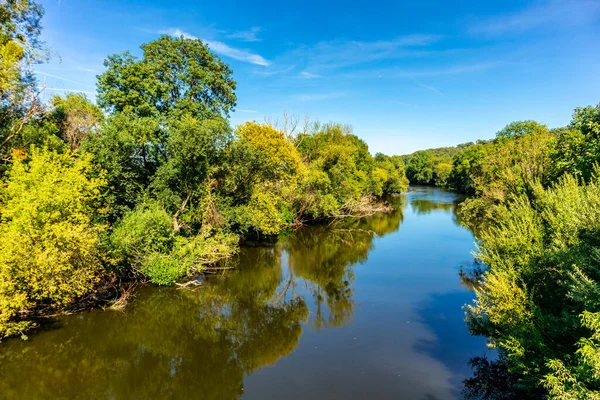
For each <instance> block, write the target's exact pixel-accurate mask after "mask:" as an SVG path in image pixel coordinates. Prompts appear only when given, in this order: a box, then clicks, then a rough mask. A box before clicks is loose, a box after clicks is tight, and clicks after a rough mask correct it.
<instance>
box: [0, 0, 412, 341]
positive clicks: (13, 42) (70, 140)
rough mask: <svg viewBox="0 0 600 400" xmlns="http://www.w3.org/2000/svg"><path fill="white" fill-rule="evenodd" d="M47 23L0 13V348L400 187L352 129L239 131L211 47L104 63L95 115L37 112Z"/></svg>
mask: <svg viewBox="0 0 600 400" xmlns="http://www.w3.org/2000/svg"><path fill="white" fill-rule="evenodd" d="M42 15H43V9H42V7H41V6H39V5H37V4H36V3H34V2H33V1H29V0H10V1H7V2H3V3H2V4H0V20H1V21H2V25H1V26H2V28H1V29H2V31H1V32H0V63H1V64H2V68H1V71H2V72H1V74H0V122H1V123H0V158H1V162H2V164H1V169H0V177H1V187H0V209H1V215H0V239H1V243H0V338H2V337H5V336H8V335H13V334H22V333H23V332H25V331H26V329H28V328H29V327H31V326H32V325H33V322H32V321H33V318H35V317H36V315H39V314H42V313H45V312H48V311H56V310H60V309H61V308H63V307H65V306H68V305H69V304H71V303H72V302H73V301H76V300H78V299H81V298H82V297H84V296H85V295H87V294H90V293H92V292H94V291H100V290H101V289H102V288H106V287H107V286H110V285H113V286H114V285H119V284H120V283H121V282H128V281H129V282H130V281H134V280H140V279H141V280H149V281H151V282H153V283H156V284H164V285H166V284H172V283H174V282H176V281H177V280H179V279H180V278H182V277H184V276H186V275H190V274H192V273H195V272H197V271H201V270H203V269H204V268H205V266H206V265H208V264H211V263H214V262H216V261H218V260H220V259H222V258H225V257H229V256H231V255H233V254H235V253H236V252H237V250H238V245H239V243H240V241H243V240H245V239H253V240H255V239H260V240H264V239H269V240H270V239H273V238H276V237H277V235H279V234H281V233H282V232H284V231H285V230H286V229H290V228H294V227H296V226H300V225H302V224H303V223H307V222H310V221H324V220H331V219H335V218H343V217H347V216H356V215H365V214H370V213H373V212H375V211H377V210H385V209H386V207H384V206H382V205H381V204H380V203H379V202H378V198H380V197H382V196H384V195H387V194H390V193H395V192H400V191H402V190H404V189H405V188H406V185H407V183H408V181H407V180H406V177H405V171H404V164H403V162H402V160H401V159H400V158H398V157H388V156H385V155H382V154H378V155H376V156H375V157H373V156H372V155H371V154H370V153H369V149H368V147H367V145H366V143H365V142H364V141H362V140H360V139H359V138H358V137H357V136H356V135H354V134H353V133H352V131H351V129H350V128H349V127H346V126H342V125H338V124H333V123H329V124H320V123H312V124H306V126H305V127H304V129H303V130H302V131H301V132H296V133H295V134H293V133H290V132H284V131H283V130H281V129H278V128H277V127H276V126H271V125H269V124H265V123H256V122H248V123H245V124H242V125H240V126H238V127H237V128H235V129H233V128H232V127H231V126H230V124H229V121H228V117H229V114H230V112H231V111H233V110H234V109H235V106H236V95H235V89H236V82H235V80H234V79H233V75H232V71H231V69H230V68H229V67H228V66H227V65H226V64H225V63H224V62H223V61H221V60H220V59H219V58H218V57H217V56H215V55H214V54H213V53H212V52H211V51H210V50H209V48H208V47H207V45H206V44H205V43H204V42H202V41H201V40H195V39H189V38H184V37H170V36H162V37H160V38H159V39H157V40H155V41H153V42H150V43H146V44H144V45H142V46H141V50H142V54H141V56H140V57H136V56H134V55H132V54H131V53H129V52H126V53H123V54H116V55H112V56H109V57H108V58H107V59H106V61H105V67H106V70H105V71H104V72H103V73H102V74H101V75H99V76H98V83H97V88H98V95H97V104H98V105H95V104H93V103H92V102H90V101H89V100H88V99H87V98H86V97H85V96H82V95H80V94H67V95H66V96H65V97H59V96H56V97H54V98H53V99H52V100H51V101H50V102H49V103H48V104H45V103H43V102H41V101H40V100H39V93H40V92H41V91H43V89H44V88H39V87H38V86H37V85H36V81H35V79H34V76H33V75H32V73H31V70H32V69H31V66H32V65H33V64H35V63H39V62H42V61H44V60H45V54H46V51H45V48H44V44H43V43H42V42H41V41H40V39H39V35H40V31H41V25H40V19H41V17H42Z"/></svg>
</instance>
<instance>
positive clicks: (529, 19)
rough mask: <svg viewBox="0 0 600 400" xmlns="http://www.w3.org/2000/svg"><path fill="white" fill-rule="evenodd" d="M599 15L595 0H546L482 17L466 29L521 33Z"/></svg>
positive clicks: (579, 22) (599, 3) (599, 6)
mask: <svg viewBox="0 0 600 400" xmlns="http://www.w3.org/2000/svg"><path fill="white" fill-rule="evenodd" d="M599 16H600V1H598V0H549V1H543V2H538V3H536V4H534V5H532V6H530V7H528V8H524V9H522V10H520V11H518V12H515V13H512V14H507V15H501V16H495V17H491V18H482V19H479V20H477V21H476V22H474V23H473V24H472V25H471V26H470V27H469V28H468V31H469V33H472V34H476V35H481V34H483V35H489V36H495V35H502V34H515V33H522V32H524V31H527V30H532V29H536V28H539V27H541V26H548V27H551V28H552V29H556V28H557V27H565V26H576V27H577V26H581V25H583V24H587V23H589V22H591V21H594V20H595V19H597V18H598V17H599Z"/></svg>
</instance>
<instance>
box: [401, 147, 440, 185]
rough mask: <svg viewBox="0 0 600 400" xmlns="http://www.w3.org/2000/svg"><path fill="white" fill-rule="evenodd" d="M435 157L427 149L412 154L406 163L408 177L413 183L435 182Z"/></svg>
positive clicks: (425, 183)
mask: <svg viewBox="0 0 600 400" xmlns="http://www.w3.org/2000/svg"><path fill="white" fill-rule="evenodd" d="M433 169H434V165H433V157H432V155H431V153H430V152H428V151H427V150H420V151H417V152H415V153H414V154H412V156H411V157H410V160H409V161H408V163H407V165H406V177H407V178H408V180H409V181H410V182H412V183H419V184H421V185H429V184H431V183H432V182H433V178H434V176H433V174H434V171H433Z"/></svg>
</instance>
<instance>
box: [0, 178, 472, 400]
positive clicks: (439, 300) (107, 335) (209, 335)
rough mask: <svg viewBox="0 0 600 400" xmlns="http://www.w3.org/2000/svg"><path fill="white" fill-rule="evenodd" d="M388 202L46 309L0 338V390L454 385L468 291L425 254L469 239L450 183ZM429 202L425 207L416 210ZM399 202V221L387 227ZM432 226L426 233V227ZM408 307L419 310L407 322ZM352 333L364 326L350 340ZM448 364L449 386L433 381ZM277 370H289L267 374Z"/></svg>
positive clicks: (436, 393) (104, 393)
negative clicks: (175, 272) (69, 306)
mask: <svg viewBox="0 0 600 400" xmlns="http://www.w3.org/2000/svg"><path fill="white" fill-rule="evenodd" d="M390 202H391V203H392V204H393V205H394V211H393V212H392V213H390V214H381V215H375V216H372V217H369V218H365V219H357V220H348V221H344V222H342V223H337V224H334V225H331V226H319V227H307V228H305V229H300V230H298V231H297V232H295V233H294V234H293V235H290V236H289V237H287V238H285V239H283V240H281V241H280V242H279V243H277V244H275V245H273V246H270V247H253V248H245V249H243V250H242V251H241V253H240V255H239V256H238V257H236V258H235V259H233V260H231V261H230V264H231V265H233V266H234V267H235V269H233V270H231V271H229V272H228V273H226V274H223V275H218V276H211V277H210V278H209V279H208V281H207V282H206V284H205V285H203V287H201V288H200V289H199V290H197V291H188V290H177V289H175V288H157V287H143V288H141V289H140V290H138V292H137V293H136V295H135V298H134V299H133V300H132V301H130V304H129V305H128V307H127V308H126V310H125V311H124V312H118V311H107V312H102V311H99V310H96V311H91V312H86V313H81V314H77V315H71V316H65V317H60V318H57V319H54V320H52V321H51V323H48V324H46V325H45V326H44V329H42V330H39V331H38V332H36V333H35V334H33V335H32V336H31V337H30V340H29V341H21V340H18V339H17V340H8V341H6V342H5V343H3V344H2V345H0V377H2V378H1V379H0V394H1V395H0V397H2V398H7V399H13V398H14V399H36V398H69V399H78V398H81V399H89V398H97V399H105V398H106V399H142V398H146V399H147V398H178V399H179V398H182V399H185V398H203V399H232V398H237V397H240V396H241V395H249V397H252V396H254V397H256V398H265V397H273V396H274V395H270V393H274V392H269V390H271V389H273V388H275V389H277V390H279V392H277V393H278V394H279V395H281V394H282V393H283V394H285V395H286V396H288V397H297V398H302V397H306V396H308V397H336V396H337V397H339V396H340V395H341V393H344V394H345V397H346V398H364V397H365V396H368V395H369V394H375V397H378V398H382V397H389V398H398V396H402V395H403V394H408V393H410V396H409V397H406V398H419V399H421V398H423V399H442V398H448V396H449V395H448V394H449V393H454V392H456V393H458V391H460V382H459V379H458V378H457V377H458V376H461V377H463V376H465V375H466V374H465V370H466V369H468V367H467V366H466V364H465V361H462V360H465V354H468V353H469V354H470V353H472V352H473V348H474V347H477V346H476V342H477V340H476V339H473V340H465V335H466V334H465V331H466V328H465V327H464V322H463V315H462V311H461V306H462V305H463V304H464V303H467V302H469V301H470V300H471V299H472V294H471V293H470V292H468V291H465V290H464V289H463V288H461V287H460V285H459V283H458V281H459V280H458V277H457V275H456V274H457V273H458V271H454V270H448V269H447V268H446V267H445V265H446V264H445V263H439V265H438V264H435V263H438V261H436V260H438V259H440V260H443V259H444V258H445V257H448V256H449V254H450V253H452V256H453V257H464V254H463V253H464V252H462V250H460V249H459V250H460V251H459V250H456V246H455V243H461V248H462V247H465V246H470V244H469V242H467V241H469V240H471V239H470V237H469V235H465V234H464V233H461V232H464V230H462V228H460V229H457V227H456V225H455V223H456V221H455V219H454V223H451V224H448V221H452V218H451V216H450V215H447V214H448V213H451V214H454V212H453V211H454V207H455V203H456V196H455V195H454V194H453V193H451V192H445V191H441V190H439V189H432V188H416V189H415V191H414V192H412V193H410V194H409V195H406V196H397V197H393V198H390ZM438 212H441V213H443V214H440V215H439V216H438V217H439V219H431V218H430V217H427V218H430V219H427V220H426V219H423V218H425V217H426V216H429V215H430V214H431V215H433V214H432V213H438ZM407 214H410V220H411V221H410V223H408V224H407V226H406V228H402V229H400V227H401V225H402V224H403V221H405V218H406V217H407ZM436 215H437V214H436ZM436 218H437V217H436ZM427 221H429V222H427ZM428 224H431V225H428ZM435 224H442V225H435ZM436 226H437V227H438V228H439V231H440V233H439V234H438V236H435V237H433V236H432V235H431V233H430V232H429V231H427V229H431V227H436ZM405 229H406V230H407V231H406V232H404V230H405ZM403 235H404V236H403ZM419 235H424V236H422V237H427V238H429V240H433V241H434V242H432V243H433V244H435V245H436V246H437V250H436V252H434V251H429V252H428V251H427V248H426V247H423V248H422V249H421V248H420V247H419V246H430V245H431V244H423V239H421V236H419ZM446 242H448V243H449V244H444V243H446ZM444 246H450V247H448V249H452V250H453V251H452V252H450V253H446V250H445V247H444ZM465 248H466V247H465ZM434 253H435V254H434ZM428 257H429V258H428ZM431 257H433V258H431ZM436 257H438V258H436ZM430 258H431V259H430ZM421 259H423V260H430V261H427V262H431V263H434V264H432V265H431V266H430V269H431V272H428V271H429V270H427V269H423V268H421V270H414V271H413V270H412V269H411V267H410V263H411V262H413V261H414V262H417V261H420V260H421ZM361 265H364V268H361V269H360V274H357V267H358V266H361ZM417 272H418V273H422V275H419V274H416V275H415V273H417ZM430 273H433V274H440V273H441V275H440V276H439V277H436V276H435V275H431V277H430V275H428V274H430ZM377 274H380V275H377ZM379 276H382V277H381V278H379ZM446 276H454V277H456V282H455V283H454V282H451V281H450V280H449V279H447V278H446ZM434 278H435V279H434ZM436 285H438V286H439V287H438V288H437V289H436V287H437V286H436ZM457 290H458V291H459V292H457ZM417 294H419V295H418V296H417ZM423 299H425V300H423ZM359 302H360V303H361V304H360V307H359ZM380 304H385V306H384V307H381V306H380ZM358 310H359V311H358ZM411 315H417V316H418V317H417V319H418V320H420V322H419V323H415V324H414V326H411V325H409V324H407V323H406V320H407V319H409V318H410V316H411ZM330 328H338V329H330ZM334 332H336V333H335V334H334ZM403 335H406V338H402V336H403ZM420 335H421V336H427V337H428V338H429V339H427V340H425V339H422V340H419V337H420ZM355 336H358V337H359V339H360V338H363V337H364V342H361V345H360V346H361V347H356V346H357V343H358V342H357V341H354V340H355V339H357V337H355ZM301 338H303V339H302V340H301ZM301 341H302V342H305V343H306V344H307V346H302V345H301ZM321 341H322V342H321ZM313 343H314V344H315V346H312V344H313ZM477 343H479V342H477ZM309 344H311V346H310V347H309V346H308V345H309ZM317 344H321V346H322V347H319V348H318V349H317V350H318V351H317V350H315V348H316V347H318V346H316V345H317ZM317 356H319V357H322V358H319V357H317ZM323 357H324V358H323ZM284 361H285V362H284ZM415 362H416V363H420V364H419V368H421V369H422V370H423V371H427V370H428V369H431V367H430V366H431V365H433V366H434V367H435V370H436V371H439V372H435V374H433V375H431V376H432V377H434V376H437V377H438V378H435V379H440V380H441V381H440V382H439V383H436V382H428V381H427V380H428V379H434V378H431V377H423V382H419V381H418V380H419V378H418V376H419V375H418V374H419V372H415V371H419V370H413V371H412V372H411V369H413V367H414V365H412V364H413V363H415ZM325 364H327V365H325ZM268 366H271V367H272V368H265V367H268ZM350 367H352V368H350ZM332 368H333V369H332ZM357 368H358V369H357ZM258 371H261V373H265V371H266V372H268V374H267V375H265V376H266V377H268V380H267V381H264V380H261V379H263V378H260V377H258V378H257V375H261V374H258ZM326 371H328V372H326ZM360 371H362V374H364V375H359V376H358V377H354V375H352V374H354V373H360ZM263 375H264V374H263ZM251 376H252V377H253V378H257V379H255V380H254V381H252V382H255V383H259V385H258V386H256V385H255V384H252V385H251V386H252V388H253V391H252V393H250V392H248V391H247V390H245V389H246V387H247V386H248V380H249V378H250V377H251ZM295 376H297V377H298V379H299V381H298V382H296V383H295V384H296V386H294V383H293V382H292V380H293V379H294V377H295ZM448 376H451V377H452V378H451V379H454V381H453V382H452V384H451V386H452V387H455V388H458V389H457V390H454V389H452V390H449V389H447V387H448V385H449V384H448V383H447V380H448V379H450V378H448ZM455 378H456V379H455ZM361 379H362V380H361ZM284 381H285V382H286V385H288V383H287V382H292V383H289V386H285V387H283V388H282V387H277V382H284ZM252 382H250V383H252ZM261 382H262V383H264V382H267V385H264V384H263V385H262V386H261V384H260V383H261ZM317 383H318V384H317ZM319 385H320V386H319ZM407 385H410V386H414V387H408V386H407ZM323 387H326V388H327V389H326V390H325V389H323ZM361 390H365V391H363V392H361ZM367 390H368V391H367ZM247 392H248V393H247ZM292 394H293V395H292ZM450 398H451V397H450Z"/></svg>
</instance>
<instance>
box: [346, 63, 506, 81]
mask: <svg viewBox="0 0 600 400" xmlns="http://www.w3.org/2000/svg"><path fill="white" fill-rule="evenodd" d="M511 64H516V63H507V62H500V61H490V62H475V63H471V64H455V65H446V66H440V67H437V68H418V69H404V68H383V69H382V68H372V69H363V70H360V71H353V72H348V73H345V74H342V75H340V76H341V77H344V78H348V79H372V78H375V77H377V78H409V79H415V78H427V77H435V76H444V75H458V74H468V73H475V72H481V71H486V70H489V69H493V68H498V67H501V66H504V65H511Z"/></svg>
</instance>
